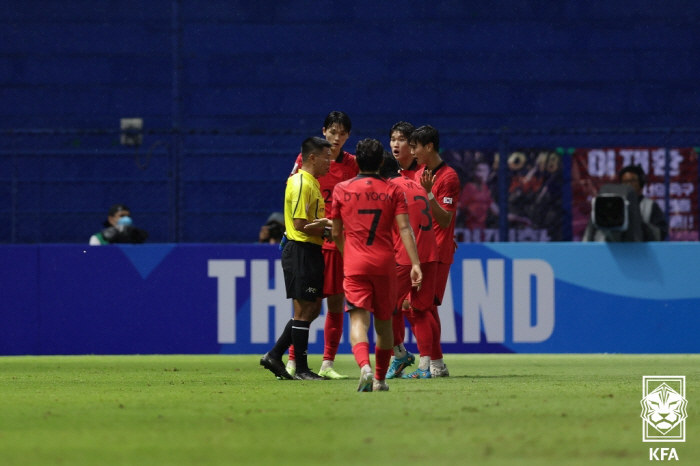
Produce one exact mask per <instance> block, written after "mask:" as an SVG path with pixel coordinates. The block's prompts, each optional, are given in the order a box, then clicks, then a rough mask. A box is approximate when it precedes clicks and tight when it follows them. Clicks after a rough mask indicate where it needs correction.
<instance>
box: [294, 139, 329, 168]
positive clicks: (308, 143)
mask: <svg viewBox="0 0 700 466" xmlns="http://www.w3.org/2000/svg"><path fill="white" fill-rule="evenodd" d="M324 147H328V148H330V147H331V143H330V142H328V141H326V140H325V139H323V138H319V137H316V136H312V137H310V138H306V139H304V142H302V143H301V161H302V162H306V160H307V159H308V158H309V155H311V154H313V153H316V152H318V151H320V150H322V149H323V148H324Z"/></svg>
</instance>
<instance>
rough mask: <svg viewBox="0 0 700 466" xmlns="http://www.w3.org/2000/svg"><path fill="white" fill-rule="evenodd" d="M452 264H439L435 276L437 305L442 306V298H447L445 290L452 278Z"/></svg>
mask: <svg viewBox="0 0 700 466" xmlns="http://www.w3.org/2000/svg"><path fill="white" fill-rule="evenodd" d="M451 267H452V264H444V263H442V262H438V263H437V273H436V274H435V275H436V277H435V298H436V300H437V302H436V303H435V304H437V305H440V304H442V297H443V296H445V288H447V279H448V278H449V277H450V268H451Z"/></svg>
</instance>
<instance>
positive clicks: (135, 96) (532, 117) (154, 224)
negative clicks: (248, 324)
mask: <svg viewBox="0 0 700 466" xmlns="http://www.w3.org/2000/svg"><path fill="white" fill-rule="evenodd" d="M3 6H4V8H2V12H1V13H0V102H2V105H1V106H0V130H2V131H4V132H2V134H0V198H8V199H9V198H12V199H13V200H14V201H13V204H12V205H11V206H10V205H8V204H7V203H3V205H0V223H1V224H3V225H12V229H10V228H1V229H0V242H2V243H8V242H13V243H46V242H64V243H69V242H84V241H86V238H87V237H89V235H90V234H92V233H94V231H93V230H96V229H97V228H98V227H99V224H100V223H101V221H102V220H103V217H104V213H105V211H106V209H107V207H108V206H109V205H110V204H111V203H113V202H126V203H127V204H129V205H130V207H131V208H132V210H133V211H134V212H135V214H136V215H137V217H136V218H137V220H138V219H140V220H141V224H140V226H142V227H144V228H146V229H148V230H149V231H150V232H151V241H153V242H209V241H214V242H241V241H249V240H251V239H253V238H255V237H256V235H257V229H258V227H259V225H260V224H261V223H263V222H264V220H265V218H266V216H267V214H269V212H271V211H274V210H279V209H280V204H281V198H282V186H283V183H284V179H285V177H286V175H287V173H288V172H289V169H290V167H291V163H292V160H293V158H294V156H295V155H296V153H297V147H298V146H299V142H300V141H301V140H302V139H303V138H304V137H305V136H306V135H309V134H319V131H320V128H321V126H322V119H323V117H324V116H325V115H326V114H327V113H328V112H329V111H330V110H343V111H345V112H347V113H348V114H350V115H351V117H352V119H353V124H354V127H353V130H354V131H353V135H352V136H351V139H350V140H349V141H348V145H347V147H348V148H350V149H352V148H353V147H354V145H355V144H356V142H357V140H358V139H359V138H360V137H367V136H372V137H380V138H382V140H383V141H386V139H387V135H386V131H387V129H388V128H389V127H390V126H391V125H392V124H393V123H394V122H396V121H398V120H408V121H411V122H413V123H414V124H416V125H420V124H425V123H430V124H432V125H434V126H436V127H438V128H439V129H441V130H443V131H445V135H446V136H445V137H444V138H443V143H442V145H443V147H446V148H455V149H464V148H483V147H488V148H497V146H498V143H499V141H498V139H497V138H494V137H492V136H483V135H478V134H476V133H468V134H466V135H464V134H463V135H460V133H459V131H460V130H463V129H473V128H501V127H509V128H522V129H528V130H533V129H542V130H543V131H549V130H550V129H551V128H589V127H595V128H621V127H622V128H641V127H669V128H680V127H687V126H691V127H693V126H694V127H697V126H700V105H698V104H699V103H700V102H699V99H698V86H697V76H698V74H699V73H698V72H699V71H700V66H699V65H700V55H699V54H698V53H697V50H698V46H699V45H700V28H698V27H697V20H698V17H699V16H700V4H698V3H697V2H692V1H673V2H663V3H662V2H657V1H651V0H640V1H635V2H604V1H592V2H591V1H583V0H570V1H557V2H551V1H539V0H538V1H535V0H517V1H516V0H506V1H502V2H486V1H476V2H461V1H446V2H437V3H435V2H433V3H430V2H428V3H426V2H419V1H413V0H410V1H406V2H401V3H393V2H367V1H355V2H327V3H318V2H306V1H285V2H280V1H269V2H236V1H231V2H221V1H203V0H200V1H188V0H177V1H164V0H152V1H119V2H117V1H104V2H88V1H84V0H76V1H71V2H45V1H39V0H23V1H19V0H9V1H5V2H3ZM122 117H141V118H143V119H144V125H145V129H146V130H147V131H151V132H150V133H147V134H146V135H145V136H144V144H143V149H142V153H140V154H138V156H140V157H142V160H144V157H145V154H144V153H145V152H146V151H147V150H148V148H153V153H152V157H151V159H150V160H149V162H150V165H149V167H148V169H147V170H140V169H139V168H137V166H136V165H135V164H134V154H133V152H132V151H131V150H127V148H124V147H121V146H120V145H119V135H118V134H115V133H109V131H110V130H111V131H114V130H116V129H117V128H118V124H119V119H120V118H122ZM18 128H19V129H22V128H23V129H30V130H36V129H45V130H48V131H47V132H44V133H41V132H38V133H37V134H32V132H31V131H29V132H24V133H13V132H12V130H13V129H18ZM81 128H82V129H93V130H94V129H97V130H104V131H105V133H99V132H97V133H95V132H92V133H89V132H88V133H81V132H75V131H73V132H71V131H64V132H61V131H60V130H61V129H63V130H66V129H70V130H75V129H81ZM188 130H190V131H188ZM168 131H174V132H172V133H168ZM39 134H41V135H39ZM669 134H675V136H674V137H672V138H666V139H662V140H660V139H659V138H656V139H654V140H650V139H649V138H648V137H646V136H644V135H642V134H638V133H634V132H625V131H622V132H618V133H615V132H608V133H603V134H598V135H597V136H595V137H587V138H582V137H578V136H575V135H571V134H569V135H565V136H561V135H557V133H552V134H549V135H547V136H542V137H535V136H532V137H524V136H522V135H521V136H518V135H517V134H515V135H512V136H511V137H510V142H511V144H512V145H513V146H515V145H517V144H520V145H523V146H528V145H529V146H530V147H532V146H537V145H540V146H544V147H557V146H567V147H572V146H576V145H579V146H580V145H581V144H586V145H587V147H593V146H597V145H603V144H605V145H607V146H620V145H625V144H626V145H640V144H655V145H656V144H658V145H664V144H669V145H676V146H677V145H680V144H687V145H696V144H697V140H695V139H696V137H695V136H697V135H694V136H693V138H691V140H688V138H685V139H683V133H682V132H679V131H676V132H675V133H673V132H671V133H669ZM584 147H586V146H584ZM12 196H15V197H12ZM17 219H19V220H17ZM13 222H14V223H13Z"/></svg>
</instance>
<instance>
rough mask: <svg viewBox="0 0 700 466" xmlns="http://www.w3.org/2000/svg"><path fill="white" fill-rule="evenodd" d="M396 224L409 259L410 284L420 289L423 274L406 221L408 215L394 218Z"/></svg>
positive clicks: (409, 226) (410, 229)
mask: <svg viewBox="0 0 700 466" xmlns="http://www.w3.org/2000/svg"><path fill="white" fill-rule="evenodd" d="M396 224H397V225H398V226H399V234H400V235H401V241H402V242H403V246H404V247H405V248H406V252H407V253H408V257H409V259H411V282H412V283H411V284H412V286H417V287H420V284H421V282H422V281H423V272H422V271H421V269H420V259H419V258H418V248H417V247H416V238H415V236H413V228H411V223H410V222H409V220H408V214H398V215H397V216H396Z"/></svg>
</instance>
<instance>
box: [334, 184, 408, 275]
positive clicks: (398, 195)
mask: <svg viewBox="0 0 700 466" xmlns="http://www.w3.org/2000/svg"><path fill="white" fill-rule="evenodd" d="M398 214H408V205H407V204H406V196H405V195H404V193H403V191H402V190H401V188H400V187H398V186H397V185H395V184H393V183H389V182H388V181H387V180H385V179H384V178H382V177H380V176H379V175H358V176H356V177H355V178H353V179H352V180H349V181H344V182H342V183H339V184H338V185H337V186H336V187H335V190H334V191H333V204H332V207H331V216H330V218H339V219H342V220H343V226H344V227H345V250H344V254H343V259H344V260H343V262H344V264H345V266H344V268H345V276H346V277H348V276H350V275H384V274H392V273H393V274H396V258H395V254H394V233H393V231H394V224H395V223H396V216H397V215H398Z"/></svg>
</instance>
